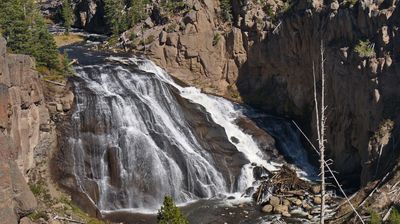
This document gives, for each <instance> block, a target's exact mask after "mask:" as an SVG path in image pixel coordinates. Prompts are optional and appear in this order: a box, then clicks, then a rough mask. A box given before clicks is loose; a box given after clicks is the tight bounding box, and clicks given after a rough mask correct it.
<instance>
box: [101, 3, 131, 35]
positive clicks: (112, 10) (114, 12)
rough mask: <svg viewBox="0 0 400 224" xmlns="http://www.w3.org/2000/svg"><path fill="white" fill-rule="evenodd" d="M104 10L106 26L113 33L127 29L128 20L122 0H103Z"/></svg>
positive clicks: (116, 33) (119, 32)
mask: <svg viewBox="0 0 400 224" xmlns="http://www.w3.org/2000/svg"><path fill="white" fill-rule="evenodd" d="M104 11H105V17H106V21H107V24H108V26H109V27H110V28H111V32H112V33H113V34H114V35H118V34H121V33H122V32H124V31H125V30H127V29H128V22H127V17H126V12H125V2H124V1H123V0H104Z"/></svg>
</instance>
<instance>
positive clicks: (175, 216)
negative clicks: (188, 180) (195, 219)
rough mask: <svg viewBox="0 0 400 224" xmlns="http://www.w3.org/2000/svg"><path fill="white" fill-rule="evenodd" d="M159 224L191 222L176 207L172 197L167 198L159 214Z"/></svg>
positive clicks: (185, 223)
mask: <svg viewBox="0 0 400 224" xmlns="http://www.w3.org/2000/svg"><path fill="white" fill-rule="evenodd" d="M157 223H158V224H189V221H188V220H187V219H186V217H185V216H183V214H182V213H181V211H180V210H179V208H178V207H176V205H175V203H174V201H173V200H172V197H171V196H165V198H164V204H163V206H161V209H160V210H159V211H158V214H157Z"/></svg>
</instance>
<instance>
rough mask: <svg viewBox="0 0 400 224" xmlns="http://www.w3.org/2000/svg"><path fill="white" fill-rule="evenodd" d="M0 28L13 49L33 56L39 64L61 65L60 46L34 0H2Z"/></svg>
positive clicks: (47, 65)
mask: <svg viewBox="0 0 400 224" xmlns="http://www.w3.org/2000/svg"><path fill="white" fill-rule="evenodd" d="M0 30H1V34H2V35H3V36H4V37H5V38H6V40H7V46H8V48H9V49H10V50H11V51H12V52H14V53H19V54H27V55H31V56H33V57H34V58H35V59H36V63H37V65H38V66H46V67H48V68H49V69H59V66H60V61H59V59H58V50H57V46H56V44H55V42H54V39H53V37H52V36H51V34H50V33H49V32H48V30H47V25H46V23H45V22H44V19H43V17H42V15H41V14H40V12H39V10H38V9H37V8H36V4H35V2H34V0H0Z"/></svg>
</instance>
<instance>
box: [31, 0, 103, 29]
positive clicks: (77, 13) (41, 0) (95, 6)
mask: <svg viewBox="0 0 400 224" xmlns="http://www.w3.org/2000/svg"><path fill="white" fill-rule="evenodd" d="M37 2H38V4H39V6H40V11H41V12H42V14H43V15H44V16H45V17H47V18H49V19H51V20H52V21H53V22H55V23H60V22H62V14H61V12H62V11H61V10H62V7H63V3H62V1H61V0H37ZM70 2H71V7H72V10H73V27H75V28H79V29H84V30H86V31H88V32H92V33H108V32H109V27H108V26H107V24H106V22H105V17H104V2H103V0H73V1H70Z"/></svg>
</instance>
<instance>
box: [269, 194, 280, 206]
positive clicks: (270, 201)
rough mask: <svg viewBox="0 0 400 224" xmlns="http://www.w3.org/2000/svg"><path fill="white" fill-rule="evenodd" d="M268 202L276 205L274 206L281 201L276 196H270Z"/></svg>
mask: <svg viewBox="0 0 400 224" xmlns="http://www.w3.org/2000/svg"><path fill="white" fill-rule="evenodd" d="M269 203H270V204H271V205H272V206H274V207H276V206H278V205H279V204H280V203H281V200H280V199H279V198H278V197H275V196H271V197H270V198H269Z"/></svg>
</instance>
